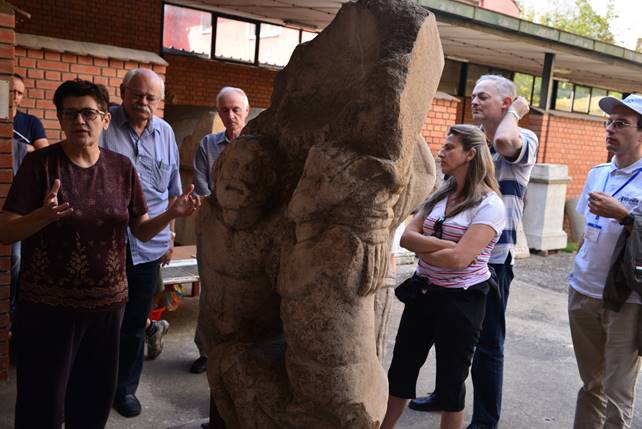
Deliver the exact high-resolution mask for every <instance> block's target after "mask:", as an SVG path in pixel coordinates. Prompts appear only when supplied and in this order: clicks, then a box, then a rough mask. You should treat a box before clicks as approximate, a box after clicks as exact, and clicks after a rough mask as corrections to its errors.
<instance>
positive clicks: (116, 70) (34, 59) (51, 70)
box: [15, 46, 165, 142]
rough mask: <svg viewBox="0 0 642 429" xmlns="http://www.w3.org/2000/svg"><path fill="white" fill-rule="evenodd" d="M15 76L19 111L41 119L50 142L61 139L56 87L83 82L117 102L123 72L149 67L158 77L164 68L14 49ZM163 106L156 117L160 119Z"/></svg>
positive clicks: (58, 53) (118, 100)
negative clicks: (20, 86) (21, 93)
mask: <svg viewBox="0 0 642 429" xmlns="http://www.w3.org/2000/svg"><path fill="white" fill-rule="evenodd" d="M15 56H16V68H15V71H16V73H19V74H20V75H21V76H23V77H24V78H25V79H24V82H25V89H26V94H25V97H24V99H23V100H22V104H21V105H20V110H22V111H25V112H27V113H30V114H32V115H34V116H36V117H38V118H40V119H41V120H42V123H43V125H44V127H45V130H46V131H47V138H48V139H49V140H50V141H51V142H56V141H59V140H61V139H63V138H64V137H63V133H62V131H61V130H60V125H59V124H58V119H57V118H56V109H55V106H54V104H53V101H52V100H53V94H54V92H55V90H56V88H57V87H58V86H59V85H60V84H61V83H62V82H64V81H66V80H70V79H76V78H79V79H85V80H89V81H92V82H94V83H100V84H102V85H105V86H106V87H107V89H108V90H109V96H110V98H111V101H113V102H115V103H120V101H121V99H120V92H119V87H120V83H121V82H122V80H123V77H124V76H125V73H127V70H130V69H132V68H136V67H146V68H153V70H154V71H155V72H156V73H158V74H159V75H161V76H164V75H165V66H161V65H153V66H152V65H151V64H142V63H137V62H131V61H121V60H116V59H106V58H94V57H90V56H83V55H74V54H70V53H60V52H54V51H50V50H42V49H27V48H24V47H20V46H18V47H16V49H15ZM162 111H163V105H161V106H160V109H159V112H157V114H158V115H159V116H162Z"/></svg>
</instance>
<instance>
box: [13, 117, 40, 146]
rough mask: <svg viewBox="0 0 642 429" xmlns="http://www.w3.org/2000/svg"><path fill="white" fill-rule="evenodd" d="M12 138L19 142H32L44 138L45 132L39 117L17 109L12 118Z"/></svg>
mask: <svg viewBox="0 0 642 429" xmlns="http://www.w3.org/2000/svg"><path fill="white" fill-rule="evenodd" d="M13 138H14V139H16V140H18V141H19V142H21V143H27V144H33V142H34V141H35V140H38V139H46V138H47V133H45V128H44V127H43V126H42V122H40V119H38V118H36V117H35V116H33V115H30V114H28V113H23V112H21V111H17V112H16V116H15V117H14V118H13Z"/></svg>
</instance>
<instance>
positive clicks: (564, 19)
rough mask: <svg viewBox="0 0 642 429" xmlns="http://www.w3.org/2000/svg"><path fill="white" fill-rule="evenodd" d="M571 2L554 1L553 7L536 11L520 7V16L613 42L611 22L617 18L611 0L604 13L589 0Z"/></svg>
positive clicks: (581, 34) (570, 31)
mask: <svg viewBox="0 0 642 429" xmlns="http://www.w3.org/2000/svg"><path fill="white" fill-rule="evenodd" d="M574 3H575V4H571V3H570V1H569V0H566V1H564V2H560V1H557V2H554V7H553V8H552V9H550V10H545V11H543V12H540V13H538V12H537V11H535V10H533V9H527V8H523V9H522V18H523V19H526V20H528V21H534V22H539V23H540V24H543V25H548V26H550V27H554V28H558V29H560V30H564V31H568V32H569V33H574V34H579V35H580V36H586V37H590V38H591V39H597V40H601V41H603V42H607V43H614V42H615V37H614V36H613V33H612V32H611V22H612V20H613V19H615V18H617V14H616V13H615V10H614V7H613V0H609V2H608V3H607V7H606V14H605V15H600V14H599V13H597V12H596V11H595V10H594V9H593V7H591V4H590V3H589V0H575V2H574Z"/></svg>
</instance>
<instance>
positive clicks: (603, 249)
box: [568, 95, 642, 429]
mask: <svg viewBox="0 0 642 429" xmlns="http://www.w3.org/2000/svg"><path fill="white" fill-rule="evenodd" d="M600 108H601V109H602V110H603V111H604V112H605V113H607V114H608V115H609V117H608V119H607V120H606V121H605V122H604V126H605V128H606V148H607V150H608V151H609V152H611V153H613V155H614V156H613V159H612V161H611V162H610V163H606V164H600V165H598V166H596V167H594V168H593V169H591V171H590V172H589V174H588V177H587V179H586V184H585V186H584V191H583V192H582V196H581V197H580V200H579V202H578V204H577V211H578V212H579V213H580V214H582V215H584V218H585V232H584V237H583V239H582V240H581V242H580V250H579V251H578V253H577V256H576V258H575V263H574V266H573V270H572V272H571V275H570V276H569V283H570V288H569V298H568V315H569V323H570V325H571V337H572V338H573V348H574V349H575V358H576V360H577V366H578V369H579V373H580V377H581V379H582V387H581V388H580V390H579V392H578V394H577V404H576V408H575V422H574V428H576V429H579V428H581V429H585V428H603V427H604V428H606V427H608V428H629V427H631V419H632V417H633V401H634V397H635V383H636V380H637V377H638V374H639V373H640V359H639V357H638V347H637V341H636V338H637V335H638V319H639V318H640V304H641V303H642V301H641V300H640V295H639V294H638V293H636V292H632V293H631V295H630V296H629V298H628V300H627V301H626V303H624V305H623V306H622V308H621V309H620V311H617V312H616V311H612V310H608V309H605V308H604V306H603V299H602V296H603V292H604V285H605V282H606V277H607V274H608V272H609V268H610V261H611V255H612V254H613V251H614V248H615V244H616V242H617V240H618V237H619V235H620V233H621V232H622V229H623V228H627V229H629V231H630V230H631V227H632V224H633V222H634V217H633V215H642V174H640V172H642V96H639V95H629V96H628V97H626V98H625V99H624V100H622V101H620V100H618V99H616V98H613V97H604V98H602V99H601V100H600Z"/></svg>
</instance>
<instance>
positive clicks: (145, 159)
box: [100, 106, 181, 265]
mask: <svg viewBox="0 0 642 429" xmlns="http://www.w3.org/2000/svg"><path fill="white" fill-rule="evenodd" d="M110 112H111V114H112V121H111V123H110V124H109V128H108V129H107V130H106V131H105V132H103V134H102V136H101V141H100V145H101V146H102V147H105V148H107V149H109V150H112V151H114V152H118V153H120V154H122V155H125V156H126V157H127V158H129V159H130V161H131V162H132V163H133V164H134V166H135V167H136V171H138V175H139V178H140V182H141V184H142V186H143V192H144V193H145V199H146V201H147V206H148V208H149V215H150V216H151V217H155V216H158V215H159V214H161V213H163V212H164V211H165V210H167V204H168V200H169V198H170V197H177V196H179V195H180V194H181V177H180V173H179V167H180V164H179V158H178V146H177V145H176V137H175V136H174V131H173V130H172V127H171V126H170V125H169V124H168V123H167V122H165V121H164V120H163V119H161V118H158V117H155V116H154V117H153V118H152V119H151V121H150V123H149V124H148V126H147V128H146V129H145V130H144V131H143V133H142V135H140V136H138V135H137V134H136V133H135V132H134V130H133V129H132V128H131V126H130V125H129V123H128V121H127V117H126V115H125V110H124V109H123V108H122V106H117V107H115V108H112V109H110ZM128 239H129V247H130V249H131V253H132V261H133V263H134V265H138V264H141V263H145V262H151V261H155V260H157V259H159V258H160V257H162V256H163V255H164V254H165V253H166V252H167V249H168V247H169V242H170V240H171V236H170V229H169V226H167V227H165V228H164V229H163V230H162V231H161V232H159V233H158V234H157V235H156V236H155V237H153V238H152V239H151V240H149V241H147V242H142V241H140V240H138V239H137V238H136V237H134V236H133V235H132V233H131V231H129V232H128Z"/></svg>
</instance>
